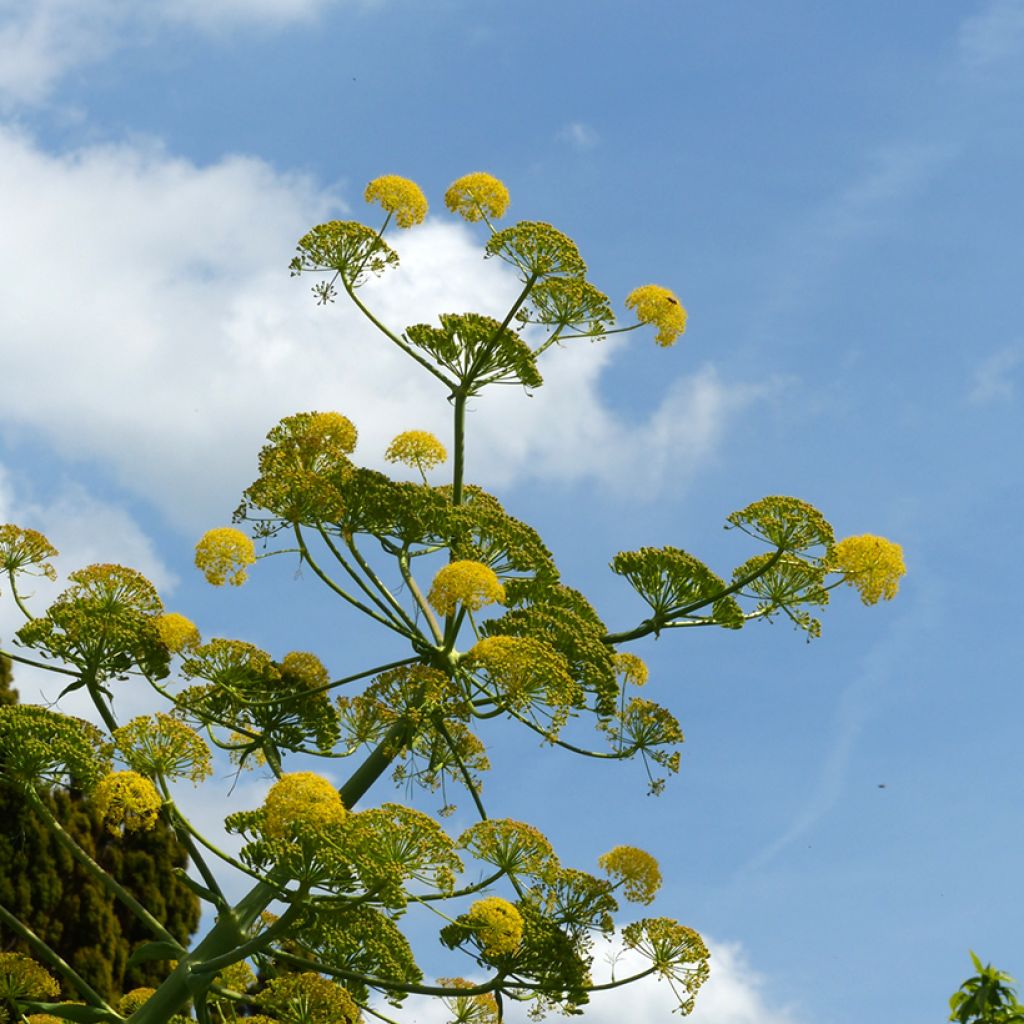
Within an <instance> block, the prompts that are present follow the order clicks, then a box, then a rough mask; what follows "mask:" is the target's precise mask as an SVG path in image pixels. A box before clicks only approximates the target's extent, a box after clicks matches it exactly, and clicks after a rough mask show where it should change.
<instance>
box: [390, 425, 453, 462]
mask: <svg viewBox="0 0 1024 1024" xmlns="http://www.w3.org/2000/svg"><path fill="white" fill-rule="evenodd" d="M384 458H385V459H387V460H388V462H402V463H404V464H405V465H406V466H414V467H415V468H417V469H419V470H420V471H421V472H423V471H424V470H427V469H433V468H434V466H440V465H441V463H442V462H444V461H445V459H447V458H448V452H447V451H446V450H445V447H444V445H443V444H441V442H440V441H439V440H438V439H437V438H436V437H434V435H433V434H431V433H430V432H429V431H426V430H406V431H405V432H404V433H401V434H399V435H398V437H396V438H395V439H394V440H393V441H392V442H391V444H389V445H388V450H387V451H386V452H385V453H384Z"/></svg>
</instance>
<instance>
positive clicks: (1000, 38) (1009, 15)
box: [957, 0, 1024, 70]
mask: <svg viewBox="0 0 1024 1024" xmlns="http://www.w3.org/2000/svg"><path fill="white" fill-rule="evenodd" d="M957 43H958V47H959V54H960V60H961V62H962V63H963V65H964V66H965V67H966V68H968V69H969V70H980V69H987V68H990V67H993V66H995V65H1001V64H1004V63H1005V62H1007V61H1008V60H1013V59H1015V58H1018V57H1020V55H1021V53H1022V52H1024V0H991V2H989V3H987V4H984V5H983V6H982V8H981V10H979V11H978V12H977V13H976V14H973V15H971V16H969V17H967V18H965V19H964V20H963V22H962V23H961V25H960V31H959V33H958V37H957Z"/></svg>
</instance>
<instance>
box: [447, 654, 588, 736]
mask: <svg viewBox="0 0 1024 1024" xmlns="http://www.w3.org/2000/svg"><path fill="white" fill-rule="evenodd" d="M466 663H467V665H469V666H470V667H473V668H482V669H484V670H485V671H486V672H487V674H488V676H490V678H491V682H492V683H494V684H495V685H496V686H498V687H500V688H501V690H502V695H503V697H504V698H505V699H506V700H507V701H508V702H509V704H511V705H512V706H513V707H520V708H523V707H526V706H528V705H529V704H531V703H532V702H533V701H535V700H537V699H538V698H540V697H543V699H544V701H545V702H546V703H547V704H549V705H550V706H551V707H552V708H555V709H557V713H556V714H555V716H554V719H553V721H552V729H553V730H554V728H555V727H556V726H559V723H561V724H564V722H565V718H566V715H567V711H568V708H570V707H572V706H573V705H575V704H577V703H578V701H579V696H580V688H579V684H578V683H577V682H576V681H575V680H574V679H573V677H572V675H571V673H570V672H569V665H568V663H567V662H566V660H565V657H564V656H563V655H562V654H560V653H559V652H558V651H556V650H555V649H554V648H552V647H551V646H550V645H549V644H547V643H545V642H544V641H543V640H537V639H536V638H535V637H530V636H485V637H484V638H483V639H482V640H478V641H477V642H476V643H475V644H474V645H473V646H472V647H471V648H470V649H469V651H468V652H467V655H466Z"/></svg>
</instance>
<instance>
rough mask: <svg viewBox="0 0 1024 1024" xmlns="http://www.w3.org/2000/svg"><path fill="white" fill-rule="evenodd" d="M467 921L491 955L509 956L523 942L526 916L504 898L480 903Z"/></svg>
mask: <svg viewBox="0 0 1024 1024" xmlns="http://www.w3.org/2000/svg"><path fill="white" fill-rule="evenodd" d="M466 920H467V921H468V923H469V925H470V927H471V928H472V929H473V932H474V933H475V935H476V937H477V941H478V942H479V943H480V947H481V949H483V951H484V953H485V954H487V956H508V955H510V954H511V953H514V952H515V951H516V950H517V949H518V948H519V944H520V942H522V941H523V917H522V915H521V914H520V913H519V911H518V910H516V908H515V907H514V906H513V905H512V904H511V903H509V902H508V900H503V899H502V898H501V897H500V896H488V897H487V898H486V899H482V900H477V901H476V903H474V904H473V905H472V906H471V907H470V908H469V913H468V914H466Z"/></svg>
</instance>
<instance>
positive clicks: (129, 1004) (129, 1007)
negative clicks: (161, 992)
mask: <svg viewBox="0 0 1024 1024" xmlns="http://www.w3.org/2000/svg"><path fill="white" fill-rule="evenodd" d="M154 992H156V989H155V988H145V987H143V988H133V989H132V990H131V991H130V992H125V994H124V995H123V996H121V998H120V999H119V1000H118V1003H117V1012H118V1013H120V1014H121V1016H122V1017H130V1016H131V1015H132V1014H133V1013H134V1012H135V1011H136V1010H137V1009H138V1008H139V1007H140V1006H142V1004H143V1003H145V1002H147V1001H148V999H149V997H150V996H151V995H153V993H154Z"/></svg>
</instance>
